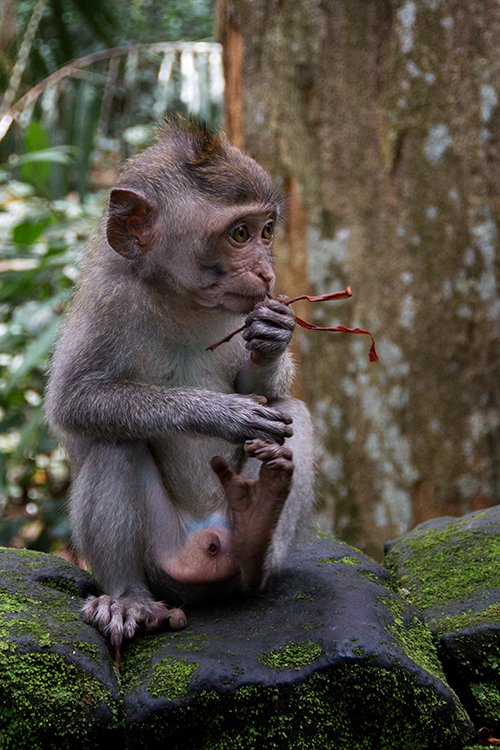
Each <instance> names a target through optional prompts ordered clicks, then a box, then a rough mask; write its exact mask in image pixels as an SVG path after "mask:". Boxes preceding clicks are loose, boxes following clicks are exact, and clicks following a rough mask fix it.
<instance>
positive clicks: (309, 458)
mask: <svg viewBox="0 0 500 750" xmlns="http://www.w3.org/2000/svg"><path fill="white" fill-rule="evenodd" d="M269 405H270V406H273V407H275V408H277V409H279V410H281V411H283V413H286V414H288V415H290V416H291V417H292V419H293V423H292V428H293V435H292V437H291V438H287V440H286V443H285V446H286V447H287V448H288V449H289V450H291V451H292V453H293V463H294V472H293V481H292V486H291V489H290V492H289V493H288V497H287V498H286V502H285V504H284V506H283V509H282V511H281V514H280V516H279V520H278V523H277V525H276V528H275V531H274V534H273V539H272V542H271V544H270V546H269V549H268V553H267V558H266V563H265V576H267V575H269V574H270V573H272V572H273V571H275V570H278V569H279V568H280V566H281V564H282V563H283V561H284V560H285V559H286V556H287V554H288V552H289V550H290V548H291V547H292V545H293V543H294V542H295V541H296V539H297V537H299V536H300V535H301V533H303V532H304V531H305V530H306V529H307V527H308V524H309V522H310V517H311V514H312V510H313V505H314V434H313V428H312V423H311V417H310V414H309V410H308V409H307V407H306V405H305V404H304V403H303V402H302V401H299V400H298V399H293V398H281V399H276V400H272V401H270V402H269ZM259 471H260V465H259V461H258V460H256V459H255V458H251V457H249V458H247V460H246V461H245V463H244V465H243V468H242V471H241V474H242V476H244V477H246V478H256V477H257V476H258V474H259Z"/></svg>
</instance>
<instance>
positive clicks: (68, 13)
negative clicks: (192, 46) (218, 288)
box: [0, 0, 220, 552]
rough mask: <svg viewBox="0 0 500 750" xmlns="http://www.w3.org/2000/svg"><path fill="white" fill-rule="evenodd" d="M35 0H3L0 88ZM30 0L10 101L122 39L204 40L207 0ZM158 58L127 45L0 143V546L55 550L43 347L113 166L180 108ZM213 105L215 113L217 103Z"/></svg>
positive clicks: (57, 458)
mask: <svg viewBox="0 0 500 750" xmlns="http://www.w3.org/2000/svg"><path fill="white" fill-rule="evenodd" d="M40 2H41V0H22V1H21V2H17V3H15V2H14V1H13V0H12V1H11V2H10V3H6V4H5V8H6V13H5V26H7V18H8V13H7V9H9V10H10V18H11V22H12V24H11V25H12V29H11V31H12V33H11V39H10V42H9V43H7V44H6V45H5V44H4V48H3V49H0V90H3V91H4V93H5V92H6V91H7V90H8V89H9V85H11V83H12V75H13V71H14V69H15V64H16V61H18V60H19V54H20V50H21V48H22V42H23V35H24V33H25V31H26V29H27V27H28V24H29V20H30V18H31V17H32V14H33V10H34V9H35V7H36V6H37V5H39V4H40ZM42 5H44V7H43V14H42V15H41V20H40V23H39V26H38V27H37V31H36V34H35V36H34V39H33V41H32V43H31V44H30V47H29V49H25V50H24V54H25V56H26V59H25V61H24V63H25V66H24V68H23V73H22V78H21V82H20V84H19V90H18V91H16V98H19V97H20V96H22V95H23V94H24V93H26V91H29V90H30V88H31V87H32V86H33V85H35V84H37V83H38V82H39V81H40V80H41V79H43V78H44V77H45V76H46V75H47V74H49V73H53V72H54V71H57V70H58V68H60V67H61V65H63V64H64V63H66V62H68V61H69V60H70V59H73V58H78V57H80V56H83V55H86V54H88V53H92V52H94V51H96V50H100V49H104V48H105V47H109V46H117V45H121V44H136V43H139V42H140V43H150V42H158V41H162V42H163V41H170V40H174V39H179V38H184V39H192V40H193V39H200V38H206V37H209V36H210V35H211V30H212V25H213V0H188V1H187V2H180V0H175V1H174V2H167V3H165V2H161V1H160V0H134V2H132V3H125V4H121V5H117V4H116V3H115V2H114V0H111V1H109V0H90V2H89V0H47V2H46V3H45V4H43V0H42ZM7 6H9V7H8V8H7ZM4 30H5V29H4ZM4 37H5V34H4ZM25 47H26V45H25ZM21 51H22V50H21ZM164 59H165V57H164V54H163V53H161V52H156V51H152V52H151V53H150V54H146V55H144V56H143V57H141V58H139V56H138V55H134V54H132V55H129V56H126V57H124V58H123V59H119V60H118V61H117V62H115V63H113V64H111V63H110V62H109V61H106V62H105V63H104V64H103V65H101V66H99V65H97V66H93V67H92V69H90V70H86V71H85V72H84V73H83V74H82V75H78V76H75V77H74V78H69V79H66V80H65V81H64V82H63V83H62V84H61V85H60V86H59V87H58V88H56V89H52V90H50V91H47V92H46V93H45V94H44V95H43V96H40V97H39V99H37V101H36V102H35V103H34V104H33V105H32V106H30V107H29V108H28V109H27V111H26V112H24V113H23V115H22V117H21V118H20V120H19V121H18V122H16V123H14V124H13V125H12V127H11V128H10V130H9V132H8V134H7V136H6V137H5V138H4V139H3V141H1V142H0V241H1V251H0V519H1V520H0V545H15V546H27V547H31V548H34V549H40V550H45V551H61V550H62V551H63V552H64V550H65V549H66V548H67V545H68V539H69V527H68V521H67V518H66V514H65V512H64V504H65V499H66V496H67V491H68V487H69V470H68V466H67V462H66V459H65V455H64V451H63V450H62V449H61V448H60V447H59V446H58V444H57V440H56V438H55V437H54V436H53V435H51V434H50V432H49V431H48V429H47V426H46V424H45V421H44V412H43V393H44V388H45V384H46V379H47V370H48V366H49V360H50V351H51V349H52V347H53V345H54V342H55V340H56V337H57V331H58V327H59V324H60V321H61V318H62V314H63V312H64V309H65V307H66V305H67V303H68V301H69V300H70V298H71V290H72V286H73V283H74V280H75V278H76V275H77V267H78V263H79V259H80V257H81V255H82V253H83V250H84V247H85V245H86V243H87V241H88V238H89V236H90V234H91V233H92V232H93V231H94V229H95V227H96V224H97V222H98V219H99V216H100V214H101V211H102V208H103V205H104V202H105V199H106V191H105V190H104V188H105V187H107V186H109V184H110V182H111V181H112V179H113V178H114V176H115V174H116V169H117V167H118V164H119V162H121V160H122V159H123V158H124V157H126V156H128V155H129V154H130V153H132V152H133V151H134V150H136V149H137V148H138V147H141V146H143V145H146V144H147V143H148V141H149V140H150V138H151V134H152V130H153V124H154V123H155V122H156V121H158V120H159V119H161V117H162V116H163V114H164V112H165V110H166V109H167V108H168V109H172V108H174V109H176V108H181V109H182V108H183V107H184V108H189V103H187V104H186V102H182V101H181V93H180V92H181V87H182V80H180V79H179V76H178V74H177V73H176V74H175V75H174V76H173V77H172V80H169V82H168V86H169V88H168V91H167V89H166V84H163V88H162V85H161V76H159V68H160V67H161V64H162V62H163V60H164ZM207 80H208V79H207ZM200 81H201V83H200V86H201V88H203V86H204V80H201V77H200ZM214 107H215V109H212V110H210V112H215V114H214V117H215V119H217V118H218V117H220V103H218V102H216V103H215V105H214ZM202 114H204V113H203V112H202ZM205 114H206V113H205Z"/></svg>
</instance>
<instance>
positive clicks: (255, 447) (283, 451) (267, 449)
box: [244, 439, 293, 463]
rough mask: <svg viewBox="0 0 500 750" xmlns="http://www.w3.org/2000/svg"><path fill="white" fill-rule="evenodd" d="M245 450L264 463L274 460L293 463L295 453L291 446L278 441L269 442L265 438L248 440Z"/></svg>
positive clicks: (248, 454)
mask: <svg viewBox="0 0 500 750" xmlns="http://www.w3.org/2000/svg"><path fill="white" fill-rule="evenodd" d="M244 450H245V453H246V454H247V456H252V457H253V458H257V459H258V460H259V461H262V462H263V463H270V462H271V463H272V462H273V461H280V462H285V463H288V462H289V463H291V462H292V460H293V453H292V451H291V450H290V449H289V448H286V447H285V446H284V445H278V443H267V442H266V441H265V440H259V439H256V440H247V442H246V443H245V445H244Z"/></svg>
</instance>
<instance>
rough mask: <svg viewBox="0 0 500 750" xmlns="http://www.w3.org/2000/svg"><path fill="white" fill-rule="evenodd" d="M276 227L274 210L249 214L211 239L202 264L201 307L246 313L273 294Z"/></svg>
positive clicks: (241, 216) (239, 216)
mask: <svg viewBox="0 0 500 750" xmlns="http://www.w3.org/2000/svg"><path fill="white" fill-rule="evenodd" d="M275 225H276V211H275V210H274V209H270V210H267V211H258V212H255V213H253V212H252V213H248V212H246V213H244V214H242V215H238V216H236V217H235V218H234V219H233V220H232V221H231V222H229V224H227V225H226V226H225V227H224V229H223V230H222V231H218V232H216V233H215V234H214V235H212V236H211V237H210V239H209V242H208V243H207V248H206V253H204V255H203V257H202V259H201V263H200V276H201V279H200V286H199V294H198V295H197V298H198V302H199V304H200V305H202V306H203V307H207V308H210V309H215V310H227V311H229V312H234V313H240V314H244V313H247V312H249V311H250V310H252V309H253V307H254V306H255V304H256V303H257V302H260V301H262V300H263V299H265V298H266V297H267V296H269V295H270V294H271V292H272V290H273V287H274V282H275V275H274V270H273V264H272V246H273V239H274V230H275Z"/></svg>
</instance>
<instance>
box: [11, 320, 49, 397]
mask: <svg viewBox="0 0 500 750" xmlns="http://www.w3.org/2000/svg"><path fill="white" fill-rule="evenodd" d="M60 322H61V321H60V319H59V318H57V317H56V318H53V320H51V321H50V323H49V324H48V325H47V327H46V328H45V329H44V330H43V331H42V333H41V334H40V335H39V336H37V338H35V339H33V341H32V342H31V343H30V344H29V345H28V346H27V347H26V349H25V351H24V357H23V360H22V362H21V364H20V365H19V367H18V368H17V369H16V370H14V372H13V373H12V374H11V376H10V378H8V380H7V382H6V384H5V391H4V392H5V393H6V394H8V393H10V392H11V391H12V390H13V389H14V386H16V385H17V383H18V382H19V381H20V380H21V378H23V377H24V376H25V375H26V373H28V372H29V371H30V370H31V369H32V368H33V367H37V366H38V367H41V366H44V365H45V361H46V357H47V355H48V353H49V351H50V350H51V348H52V346H53V345H54V343H55V340H56V336H57V331H58V328H59V324H60Z"/></svg>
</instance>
